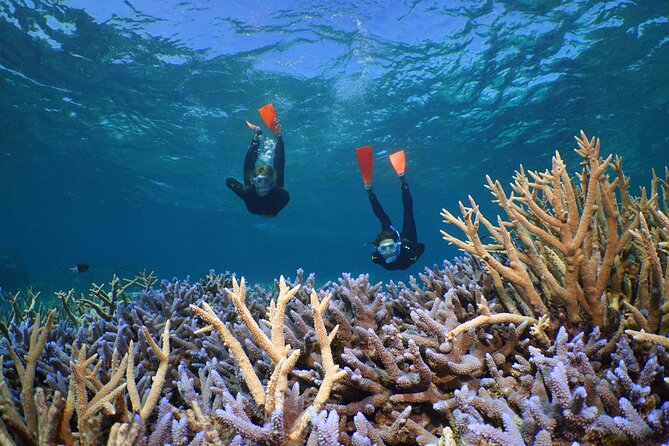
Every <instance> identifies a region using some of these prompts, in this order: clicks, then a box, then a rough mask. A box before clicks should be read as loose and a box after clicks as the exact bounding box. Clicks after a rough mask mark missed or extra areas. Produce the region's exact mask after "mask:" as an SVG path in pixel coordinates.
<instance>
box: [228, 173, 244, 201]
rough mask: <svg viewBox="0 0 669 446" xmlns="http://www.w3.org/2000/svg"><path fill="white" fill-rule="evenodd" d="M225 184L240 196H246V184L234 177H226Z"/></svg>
mask: <svg viewBox="0 0 669 446" xmlns="http://www.w3.org/2000/svg"><path fill="white" fill-rule="evenodd" d="M225 185H226V186H228V187H229V188H230V189H231V190H232V191H233V192H234V193H235V194H236V195H237V196H238V197H239V198H244V185H243V184H242V183H240V182H239V181H237V180H235V179H234V178H232V177H229V178H226V180H225Z"/></svg>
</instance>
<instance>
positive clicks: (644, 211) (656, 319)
mask: <svg viewBox="0 0 669 446" xmlns="http://www.w3.org/2000/svg"><path fill="white" fill-rule="evenodd" d="M576 140H577V142H578V146H579V148H578V149H577V151H576V152H577V154H578V155H579V156H580V157H581V158H582V159H583V165H584V167H583V170H582V172H581V174H580V175H578V180H579V181H578V182H576V181H575V180H573V179H572V178H570V176H569V175H568V173H567V168H566V165H565V163H564V162H563V161H562V158H561V157H560V154H559V153H556V154H555V156H554V157H553V165H552V169H551V170H550V171H545V172H533V171H529V172H525V170H524V169H523V168H522V167H521V169H520V170H519V171H517V172H516V175H515V177H514V182H513V183H512V184H511V187H512V189H513V192H512V193H511V194H510V195H507V193H506V192H505V191H504V189H503V188H502V186H501V184H500V183H499V182H498V181H493V180H492V179H491V178H490V177H487V182H488V184H487V186H486V187H487V188H488V189H490V191H491V192H492V194H493V196H494V198H495V201H496V202H497V203H498V204H499V206H500V207H501V208H502V209H503V210H504V212H505V214H506V217H507V218H508V220H506V221H505V220H503V219H502V218H501V217H498V221H497V226H495V225H494V224H493V223H492V222H491V221H490V220H488V219H487V218H486V217H485V216H484V215H483V214H482V212H481V211H480V209H479V206H478V204H477V203H476V202H475V201H474V200H473V199H472V198H471V197H470V203H471V207H466V206H464V205H463V204H462V203H461V204H460V210H461V212H462V217H455V216H454V215H453V214H451V213H450V212H449V211H447V210H445V209H444V210H443V211H442V216H443V217H444V221H445V222H446V223H448V224H453V225H455V226H456V227H457V228H459V229H460V230H462V231H463V232H464V233H465V236H466V240H464V241H463V240H460V239H459V238H457V237H456V236H454V235H453V234H451V233H449V232H446V231H442V235H443V237H444V239H446V240H447V241H448V242H449V243H452V244H454V245H456V246H457V247H458V248H460V249H461V250H463V251H466V252H469V253H471V254H472V255H474V256H476V257H477V258H479V259H481V261H482V262H483V263H484V264H485V265H486V267H487V269H488V272H489V273H490V275H491V276H492V277H493V280H494V284H495V288H496V290H497V293H498V294H499V295H500V296H503V297H504V299H506V300H510V299H511V297H515V295H517V296H518V298H516V300H517V301H522V302H526V303H528V304H529V305H530V306H531V310H532V311H533V313H534V314H535V315H537V316H540V315H543V314H546V313H547V312H548V311H549V309H550V311H551V312H552V313H553V316H554V318H555V320H558V321H561V322H563V323H569V324H571V325H574V324H578V323H579V322H581V321H582V320H583V319H584V317H585V319H586V320H587V321H588V322H589V323H590V324H592V325H594V326H602V327H603V329H605V330H606V331H607V332H611V331H615V330H616V329H617V324H618V323H619V322H620V321H619V320H618V319H617V318H616V317H612V315H611V313H610V308H611V307H612V303H613V302H616V301H617V299H618V295H619V294H621V293H623V295H624V296H625V297H624V299H623V300H624V301H625V302H627V303H633V305H635V306H636V308H637V309H638V310H640V311H643V312H647V313H648V314H649V315H651V316H649V320H648V324H649V325H648V327H649V329H651V330H652V331H653V332H655V331H656V330H658V329H659V327H660V326H663V325H662V321H663V316H664V314H665V312H664V311H660V308H663V309H664V310H666V311H669V310H667V308H669V307H667V306H666V304H667V299H668V297H667V293H668V291H666V289H667V288H669V287H667V286H666V277H663V275H662V267H661V266H660V265H661V260H660V259H659V257H657V255H656V249H657V246H658V245H657V239H658V238H661V240H662V241H664V240H665V239H664V237H666V221H665V220H664V219H663V216H664V217H666V215H665V214H663V213H662V211H661V210H659V209H658V207H657V200H654V199H651V200H646V201H645V203H640V204H637V203H635V202H634V200H633V199H632V198H631V197H630V194H629V191H628V186H629V181H628V179H627V178H626V177H625V176H624V174H623V172H622V164H621V160H620V159H616V160H615V161H612V156H609V157H607V158H605V159H604V158H602V157H601V156H600V143H599V139H595V138H591V139H588V138H587V137H586V136H585V134H584V133H583V132H581V137H577V138H576ZM609 168H612V169H613V170H614V171H615V173H616V176H617V178H615V179H614V180H611V179H610V178H609V175H608V174H607V169H609ZM654 184H656V182H655V183H654ZM654 187H655V186H654ZM619 196H620V203H619V198H618V197H619ZM637 209H638V210H637ZM639 211H640V212H639ZM644 215H651V216H652V217H653V218H652V222H653V227H652V228H651V227H649V226H648V225H647V224H646V220H647V219H646V218H644ZM662 224H664V225H665V228H664V229H659V230H658V229H657V228H661V225H662ZM480 225H483V227H484V228H485V229H486V230H487V232H488V233H489V235H490V236H492V238H493V240H494V243H484V242H483V241H482V240H483V238H482V236H481V235H480V234H479V227H480ZM637 228H639V229H637ZM662 231H664V232H663V234H664V235H662V236H660V235H659V234H660V232H662ZM651 233H653V234H655V235H651ZM633 235H634V238H636V239H637V240H638V243H637V245H638V246H639V248H635V245H634V244H633V243H632V238H633ZM631 253H635V254H634V255H636V256H638V257H641V258H643V259H644V260H643V264H644V265H647V266H646V267H645V268H646V270H647V272H646V275H647V276H648V282H639V281H640V278H639V277H638V276H637V275H636V274H638V273H635V269H634V268H633V267H630V262H632V260H631V258H632V254H631ZM662 261H664V262H665V267H664V268H666V256H665V258H664V260H662ZM665 275H666V274H665ZM630 276H631V277H630ZM503 280H506V281H508V282H509V283H510V284H511V285H512V287H513V291H514V293H513V296H511V297H509V296H508V293H507V288H505V287H504V283H503ZM630 281H631V282H634V283H639V289H638V290H630V286H629V285H626V284H629V283H630ZM632 293H639V294H643V293H646V294H649V295H650V297H649V298H648V299H646V300H638V301H636V302H634V300H635V299H634V296H632V295H631V294H632ZM556 306H564V308H565V310H564V311H565V314H564V315H563V314H561V313H560V312H559V311H557V308H556ZM628 310H629V308H628ZM565 316H566V317H565ZM664 319H666V318H664ZM644 322H645V321H644ZM665 325H666V324H665ZM637 326H638V325H637Z"/></svg>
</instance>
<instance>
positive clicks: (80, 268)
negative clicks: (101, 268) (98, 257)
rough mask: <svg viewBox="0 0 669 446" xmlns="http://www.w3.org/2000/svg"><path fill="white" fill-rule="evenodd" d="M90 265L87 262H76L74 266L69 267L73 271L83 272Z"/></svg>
mask: <svg viewBox="0 0 669 446" xmlns="http://www.w3.org/2000/svg"><path fill="white" fill-rule="evenodd" d="M90 267H91V265H89V264H88V263H77V264H76V266H73V267H72V268H70V271H72V272H73V273H85V272H86V271H88V269H89V268H90Z"/></svg>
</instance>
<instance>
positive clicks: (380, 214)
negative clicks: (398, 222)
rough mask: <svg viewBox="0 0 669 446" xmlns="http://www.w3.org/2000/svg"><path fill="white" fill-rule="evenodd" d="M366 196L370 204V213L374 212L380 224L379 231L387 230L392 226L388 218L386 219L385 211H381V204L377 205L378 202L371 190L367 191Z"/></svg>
mask: <svg viewBox="0 0 669 446" xmlns="http://www.w3.org/2000/svg"><path fill="white" fill-rule="evenodd" d="M367 195H368V196H369V202H370V203H371V204H372V211H374V215H376V218H378V219H379V222H380V223H381V230H382V231H383V230H384V229H389V228H390V227H391V226H392V224H391V222H390V217H388V214H386V211H384V210H383V207H382V206H381V203H379V200H378V199H377V198H376V194H375V193H374V192H372V190H371V189H368V190H367Z"/></svg>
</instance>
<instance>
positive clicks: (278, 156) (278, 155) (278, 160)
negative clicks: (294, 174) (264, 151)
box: [274, 135, 286, 187]
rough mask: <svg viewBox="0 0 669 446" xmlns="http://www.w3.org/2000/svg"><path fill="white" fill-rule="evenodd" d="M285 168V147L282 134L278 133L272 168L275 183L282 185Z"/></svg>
mask: <svg viewBox="0 0 669 446" xmlns="http://www.w3.org/2000/svg"><path fill="white" fill-rule="evenodd" d="M285 168H286V148H285V146H284V143H283V136H281V135H279V136H278V137H277V139H276V145H275V146H274V170H275V171H276V185H277V186H279V187H283V181H284V172H285Z"/></svg>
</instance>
